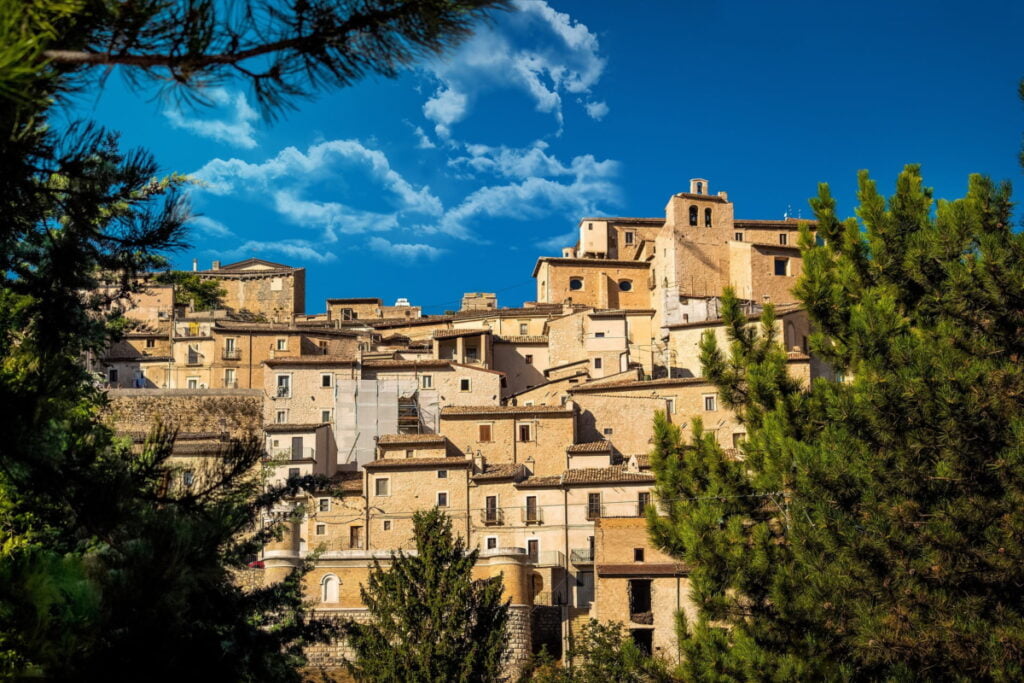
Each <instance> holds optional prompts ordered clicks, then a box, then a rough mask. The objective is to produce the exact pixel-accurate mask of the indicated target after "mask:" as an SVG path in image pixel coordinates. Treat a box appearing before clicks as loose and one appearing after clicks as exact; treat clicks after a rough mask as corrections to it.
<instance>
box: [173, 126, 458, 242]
mask: <svg viewBox="0 0 1024 683" xmlns="http://www.w3.org/2000/svg"><path fill="white" fill-rule="evenodd" d="M345 165H347V166H356V167H357V168H358V169H359V173H360V176H361V177H360V179H363V178H365V179H368V180H370V181H372V182H374V183H376V184H377V185H379V186H380V187H381V188H382V192H380V193H379V194H380V195H381V196H383V197H385V198H388V197H389V198H390V200H391V205H392V206H391V207H390V208H391V209H392V210H391V211H371V210H366V209H360V208H356V207H352V206H348V205H346V204H343V203H340V202H336V201H319V200H316V199H310V198H307V197H306V196H305V195H306V194H308V192H309V189H310V187H311V186H313V185H318V184H320V185H322V184H324V183H328V184H330V185H333V184H334V183H337V182H339V179H340V178H341V172H342V169H341V168H340V167H342V166H345ZM193 175H194V176H195V177H196V178H197V179H199V180H200V181H202V188H203V189H204V190H205V191H207V192H210V193H211V194H215V195H235V194H239V193H246V194H249V195H251V196H255V197H257V198H259V199H261V200H265V199H267V198H269V199H271V200H272V202H273V207H274V209H275V210H276V211H277V212H278V213H279V214H280V215H281V216H283V217H284V218H286V219H288V220H289V221H291V222H292V223H295V224H296V225H299V226H302V227H306V228H318V229H320V230H321V231H322V233H323V236H324V239H325V240H326V241H328V242H333V241H335V240H337V234H338V233H348V234H352V233H361V232H368V231H375V230H389V229H391V228H394V227H395V226H396V225H398V222H399V217H401V216H403V215H405V214H420V215H425V216H440V215H441V214H442V213H443V212H444V207H443V205H442V204H441V200H440V199H438V198H437V197H436V196H434V195H433V194H432V193H431V191H430V188H429V187H427V186H422V187H417V186H415V185H413V184H412V183H410V182H409V181H407V180H406V179H405V178H404V177H402V175H401V174H399V173H398V172H397V171H395V170H394V169H393V168H392V167H391V164H390V162H389V160H388V158H387V156H386V155H385V154H384V153H383V152H381V151H379V150H375V149H370V148H368V147H366V146H365V145H363V144H362V143H361V142H359V141H358V140H329V141H326V142H321V143H319V144H315V145H311V146H310V147H309V148H308V149H307V150H306V151H305V152H301V151H299V150H298V149H296V148H295V147H286V148H284V149H282V150H281V151H280V152H278V153H277V154H276V155H275V156H273V157H270V158H269V159H266V160H265V161H263V162H260V163H249V162H247V161H243V160H241V159H227V160H224V159H213V160H211V161H209V162H207V163H206V165H204V166H203V167H202V168H201V169H199V170H198V171H196V172H195V173H194V174H193ZM377 198H378V197H377V193H375V194H374V199H377Z"/></svg>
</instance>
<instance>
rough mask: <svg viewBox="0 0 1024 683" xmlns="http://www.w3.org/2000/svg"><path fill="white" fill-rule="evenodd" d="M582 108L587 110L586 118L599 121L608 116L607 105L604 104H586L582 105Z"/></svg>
mask: <svg viewBox="0 0 1024 683" xmlns="http://www.w3.org/2000/svg"><path fill="white" fill-rule="evenodd" d="M583 108H584V109H586V110H587V116H589V117H590V118H592V119H594V120H595V121H600V120H601V119H603V118H604V117H605V116H607V115H608V104H607V103H606V102H587V103H586V104H584V105H583Z"/></svg>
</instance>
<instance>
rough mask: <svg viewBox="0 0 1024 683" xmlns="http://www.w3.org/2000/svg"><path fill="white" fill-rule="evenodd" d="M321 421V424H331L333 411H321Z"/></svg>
mask: <svg viewBox="0 0 1024 683" xmlns="http://www.w3.org/2000/svg"><path fill="white" fill-rule="evenodd" d="M320 421H321V422H330V421H331V411H329V410H321V411H320Z"/></svg>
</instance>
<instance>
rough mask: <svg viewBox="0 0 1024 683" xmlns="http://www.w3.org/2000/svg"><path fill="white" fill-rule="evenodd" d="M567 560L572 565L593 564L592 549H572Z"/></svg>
mask: <svg viewBox="0 0 1024 683" xmlns="http://www.w3.org/2000/svg"><path fill="white" fill-rule="evenodd" d="M569 559H570V560H571V561H572V563H573V564H594V549H593V548H573V549H572V550H570V551H569Z"/></svg>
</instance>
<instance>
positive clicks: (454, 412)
mask: <svg viewBox="0 0 1024 683" xmlns="http://www.w3.org/2000/svg"><path fill="white" fill-rule="evenodd" d="M537 414H550V415H559V416H567V415H572V414H573V409H572V408H566V407H565V406H446V407H444V408H442V409H441V417H451V416H461V415H537Z"/></svg>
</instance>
